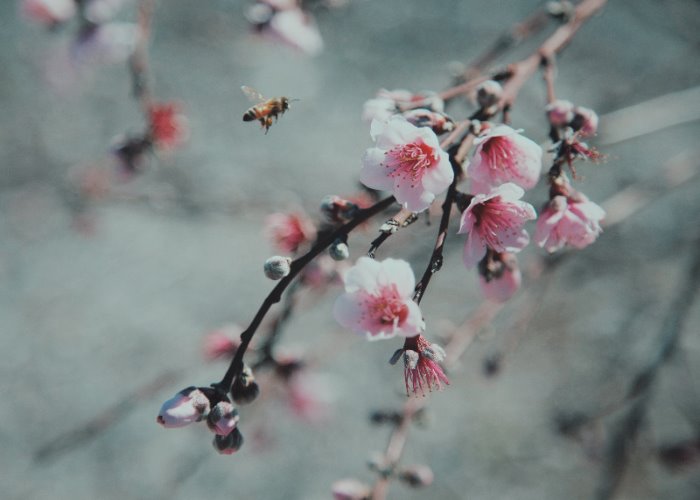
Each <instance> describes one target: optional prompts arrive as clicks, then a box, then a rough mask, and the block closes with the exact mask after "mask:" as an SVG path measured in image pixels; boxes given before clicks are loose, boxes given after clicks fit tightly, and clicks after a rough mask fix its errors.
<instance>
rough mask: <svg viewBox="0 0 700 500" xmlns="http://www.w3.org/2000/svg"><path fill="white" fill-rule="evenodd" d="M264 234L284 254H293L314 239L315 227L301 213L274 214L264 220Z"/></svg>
mask: <svg viewBox="0 0 700 500" xmlns="http://www.w3.org/2000/svg"><path fill="white" fill-rule="evenodd" d="M265 232H266V233H267V235H268V237H269V238H270V239H271V240H272V242H273V244H274V245H275V246H276V247H277V248H278V249H279V250H280V251H282V252H284V253H294V252H296V251H297V250H298V249H299V247H300V246H301V245H303V244H305V243H311V242H312V241H313V240H314V238H316V227H315V226H314V224H313V222H311V219H309V218H308V217H307V216H306V215H304V214H302V213H289V214H286V213H274V214H270V215H268V216H267V218H266V219H265Z"/></svg>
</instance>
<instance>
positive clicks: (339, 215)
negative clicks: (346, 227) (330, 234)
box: [321, 194, 359, 222]
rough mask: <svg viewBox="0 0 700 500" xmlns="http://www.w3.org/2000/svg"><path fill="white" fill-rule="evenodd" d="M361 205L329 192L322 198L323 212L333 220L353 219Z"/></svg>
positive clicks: (327, 217)
mask: <svg viewBox="0 0 700 500" xmlns="http://www.w3.org/2000/svg"><path fill="white" fill-rule="evenodd" d="M358 209H359V207H358V206H357V204H355V203H353V202H351V201H348V200H346V199H344V198H341V197H340V196H336V195H334V194H329V195H327V196H325V197H324V198H323V199H322V200H321V213H323V215H324V216H325V217H326V219H328V220H329V221H331V222H339V221H344V220H348V219H352V218H353V217H354V216H355V214H356V213H357V210H358Z"/></svg>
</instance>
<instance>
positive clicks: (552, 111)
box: [544, 99, 574, 127]
mask: <svg viewBox="0 0 700 500" xmlns="http://www.w3.org/2000/svg"><path fill="white" fill-rule="evenodd" d="M544 109H545V110H546V111H547V118H549V123H551V124H552V125H553V126H555V127H566V126H567V125H568V124H569V122H571V120H572V119H573V118H574V105H573V104H572V103H571V102H570V101H565V100H562V99H557V100H556V101H554V102H552V103H550V104H548V105H547V107H546V108H544Z"/></svg>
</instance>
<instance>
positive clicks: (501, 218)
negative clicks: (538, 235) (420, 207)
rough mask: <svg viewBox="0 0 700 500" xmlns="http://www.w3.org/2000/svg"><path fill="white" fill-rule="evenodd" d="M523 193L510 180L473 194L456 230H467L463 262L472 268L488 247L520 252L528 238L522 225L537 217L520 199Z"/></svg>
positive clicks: (497, 250) (460, 231)
mask: <svg viewBox="0 0 700 500" xmlns="http://www.w3.org/2000/svg"><path fill="white" fill-rule="evenodd" d="M524 193H525V192H524V191H523V189H522V188H521V187H519V186H516V185H515V184H513V183H510V182H509V183H507V184H503V185H501V186H499V187H497V188H495V189H493V190H491V192H489V193H488V194H477V195H475V196H474V197H473V198H472V200H471V202H470V203H469V206H468V207H467V209H466V210H465V211H464V212H463V213H462V219H461V223H460V227H459V233H466V234H468V236H467V243H466V245H465V247H464V256H463V259H464V265H465V266H466V267H467V268H468V269H471V268H472V267H474V266H475V265H476V264H477V263H478V262H479V261H480V260H481V259H482V258H483V257H484V256H485V255H486V251H487V249H488V248H491V249H492V250H495V251H496V252H519V251H520V250H522V249H523V248H525V246H527V244H528V243H529V241H530V237H529V236H528V234H527V231H525V230H524V229H523V228H522V227H523V225H525V223H526V222H527V221H528V220H533V219H535V218H536V217H537V214H536V213H535V209H534V208H533V207H532V205H530V204H529V203H526V202H524V201H520V198H521V197H522V196H523V194H524Z"/></svg>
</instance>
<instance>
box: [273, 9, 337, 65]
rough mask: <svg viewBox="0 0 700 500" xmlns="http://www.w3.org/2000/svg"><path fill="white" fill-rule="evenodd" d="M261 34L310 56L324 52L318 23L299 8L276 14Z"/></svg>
mask: <svg viewBox="0 0 700 500" xmlns="http://www.w3.org/2000/svg"><path fill="white" fill-rule="evenodd" d="M261 33H262V34H263V36H266V37H268V38H270V39H271V40H273V41H276V42H280V43H282V44H284V45H287V46H289V47H292V48H294V49H297V50H300V51H301V52H304V53H305V54H307V55H310V56H315V55H318V54H319V53H320V52H321V51H322V50H323V39H322V38H321V33H320V32H319V31H318V27H317V26H316V22H315V21H314V19H313V17H312V16H311V15H310V14H307V13H305V12H303V11H302V10H301V9H298V8H294V9H285V10H281V11H278V12H275V13H274V14H273V15H272V18H271V19H270V21H269V23H268V24H266V25H265V26H263V28H262V31H261Z"/></svg>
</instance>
